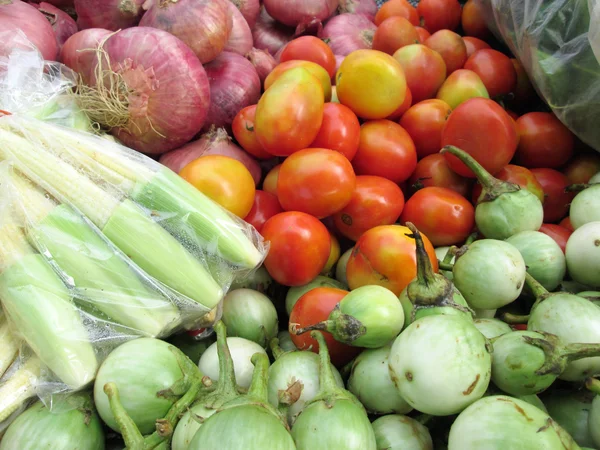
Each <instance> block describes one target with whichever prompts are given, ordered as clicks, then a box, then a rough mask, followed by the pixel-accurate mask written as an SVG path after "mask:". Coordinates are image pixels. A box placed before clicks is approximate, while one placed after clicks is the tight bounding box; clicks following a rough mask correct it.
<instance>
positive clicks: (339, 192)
mask: <svg viewBox="0 0 600 450" xmlns="http://www.w3.org/2000/svg"><path fill="white" fill-rule="evenodd" d="M355 186H356V176H355V174H354V169H353V168H352V164H351V163H350V161H348V159H347V158H346V157H345V156H344V155H342V154H341V153H339V152H336V151H334V150H328V149H324V148H307V149H305V150H300V151H299V152H296V153H294V154H293V155H291V156H289V157H288V158H286V159H285V161H284V162H283V163H282V165H281V169H280V171H279V178H278V180H277V197H278V198H279V202H280V203H281V206H282V207H283V209H285V210H287V211H302V212H305V213H307V214H311V215H313V216H315V217H317V218H319V219H322V218H323V217H327V216H329V215H331V214H334V213H336V212H338V211H340V210H341V209H342V208H343V207H344V206H346V205H347V204H348V203H349V202H350V199H351V198H352V192H353V191H354V187H355Z"/></svg>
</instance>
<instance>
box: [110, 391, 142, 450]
mask: <svg viewBox="0 0 600 450" xmlns="http://www.w3.org/2000/svg"><path fill="white" fill-rule="evenodd" d="M104 393H105V394H106V396H107V397H108V403H109V405H110V410H111V411H112V413H113V416H114V417H115V421H116V422H117V425H118V426H119V430H120V431H121V435H122V436H123V440H124V441H125V445H126V446H127V448H129V449H131V450H143V449H144V447H145V445H144V437H143V436H142V433H140V430H139V429H138V427H137V425H136V424H135V422H134V421H133V419H132V418H131V417H130V416H129V414H128V413H127V411H126V410H125V408H124V407H123V404H122V403H121V398H120V396H119V388H118V387H117V385H116V384H115V383H106V384H105V385H104Z"/></svg>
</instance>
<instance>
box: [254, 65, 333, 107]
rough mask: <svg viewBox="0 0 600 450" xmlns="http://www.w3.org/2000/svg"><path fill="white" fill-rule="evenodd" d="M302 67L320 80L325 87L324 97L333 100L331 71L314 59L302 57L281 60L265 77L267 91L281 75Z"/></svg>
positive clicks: (326, 99)
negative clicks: (313, 60)
mask: <svg viewBox="0 0 600 450" xmlns="http://www.w3.org/2000/svg"><path fill="white" fill-rule="evenodd" d="M298 67H301V68H303V69H306V70H307V71H308V72H309V73H310V74H311V75H312V76H313V77H315V78H316V79H317V80H319V83H321V87H322V88H323V98H324V100H325V101H326V102H328V101H330V100H331V77H330V76H329V72H327V70H325V69H324V68H323V67H321V66H320V65H318V64H317V63H314V62H312V61H304V60H302V59H292V60H290V61H285V62H280V63H279V64H277V65H276V66H275V67H274V68H273V70H272V71H271V73H269V75H267V78H265V83H264V84H265V86H264V88H265V91H266V90H267V89H269V88H270V87H271V86H272V85H273V83H275V82H276V81H277V80H278V79H279V77H281V75H283V74H284V73H286V72H287V71H289V70H291V69H295V68H298Z"/></svg>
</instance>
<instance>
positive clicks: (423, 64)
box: [394, 44, 446, 103]
mask: <svg viewBox="0 0 600 450" xmlns="http://www.w3.org/2000/svg"><path fill="white" fill-rule="evenodd" d="M394 58H395V59H396V60H397V61H398V62H399V63H400V65H401V66H402V68H403V69H404V75H405V77H406V84H407V86H408V87H409V89H410V92H411V93H412V97H413V102H414V103H417V102H420V101H422V100H426V99H428V98H432V97H435V94H436V93H437V91H438V89H439V88H440V86H441V85H442V84H443V83H444V80H445V79H446V63H445V62H444V58H442V55H440V54H439V53H438V52H436V51H435V50H432V49H430V48H429V47H427V46H425V45H423V44H412V45H406V46H404V47H402V48H401V49H399V50H398V51H396V53H394Z"/></svg>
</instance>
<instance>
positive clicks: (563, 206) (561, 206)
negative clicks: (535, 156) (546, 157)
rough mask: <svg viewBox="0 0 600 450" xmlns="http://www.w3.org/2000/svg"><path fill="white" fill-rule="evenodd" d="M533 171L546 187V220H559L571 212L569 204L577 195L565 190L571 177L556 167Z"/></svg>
mask: <svg viewBox="0 0 600 450" xmlns="http://www.w3.org/2000/svg"><path fill="white" fill-rule="evenodd" d="M531 172H532V173H533V174H534V175H535V177H536V178H537V180H538V181H539V183H540V184H541V185H542V189H544V222H545V223H554V222H558V221H559V220H561V219H562V218H564V217H565V216H566V215H567V213H568V212H569V204H570V203H571V200H573V197H574V196H575V194H574V193H572V192H565V188H566V187H567V186H568V185H569V179H568V178H567V177H566V176H564V175H563V174H562V173H560V172H559V171H557V170H554V169H546V168H541V169H531Z"/></svg>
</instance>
